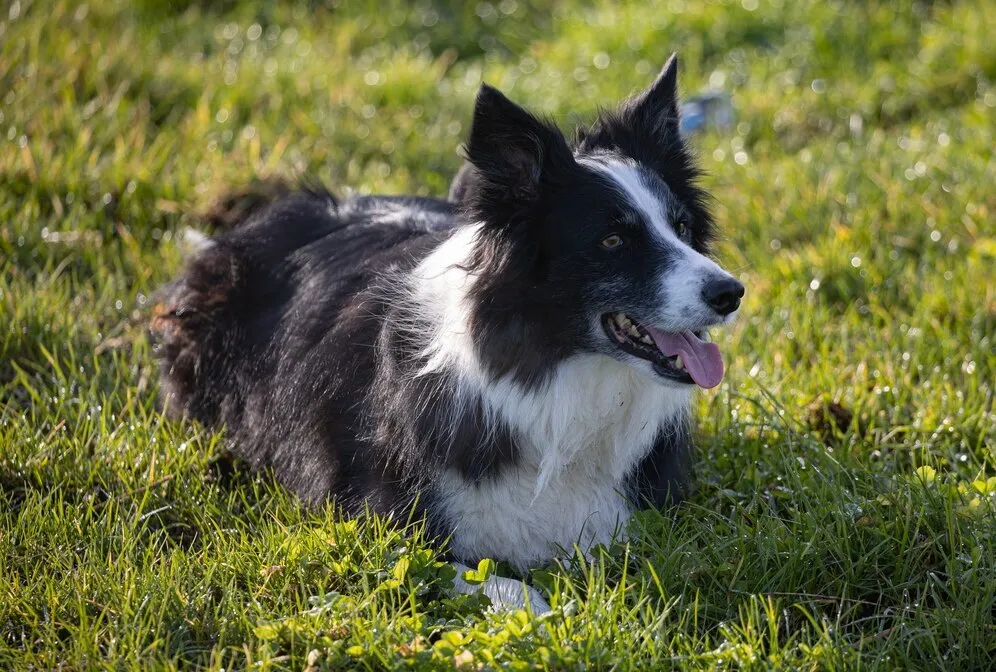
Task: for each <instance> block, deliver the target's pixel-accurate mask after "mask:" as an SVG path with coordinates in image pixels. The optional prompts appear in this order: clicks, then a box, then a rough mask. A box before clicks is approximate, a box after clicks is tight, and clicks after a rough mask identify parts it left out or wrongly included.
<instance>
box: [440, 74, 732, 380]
mask: <svg viewBox="0 0 996 672" xmlns="http://www.w3.org/2000/svg"><path fill="white" fill-rule="evenodd" d="M677 70H678V66H677V59H676V58H675V57H674V56H672V57H671V59H670V60H669V61H668V62H667V64H666V65H665V66H664V69H663V70H662V71H661V73H660V75H659V76H658V77H657V79H656V80H655V81H654V82H653V83H652V84H651V85H650V86H649V87H648V88H647V89H646V90H645V91H643V92H641V93H640V94H638V95H637V96H635V97H633V98H631V99H629V100H626V101H624V102H623V103H622V104H621V105H620V106H619V107H618V109H616V110H614V111H611V112H604V113H602V114H601V115H600V116H599V118H598V120H597V121H596V122H595V123H594V124H593V125H592V126H591V127H590V128H585V129H579V130H578V132H577V134H576V137H575V138H574V139H573V140H570V141H569V140H568V139H567V138H565V137H564V135H563V134H561V132H560V131H559V130H558V129H557V128H556V127H555V126H554V125H552V124H550V123H548V122H545V121H542V120H540V119H537V118H536V117H534V116H533V115H531V114H530V113H529V112H527V111H526V110H524V109H523V108H521V107H519V106H518V105H516V104H514V103H512V102H511V101H509V100H508V99H507V98H506V97H505V96H503V95H502V94H501V93H500V92H498V91H497V90H496V89H494V88H492V87H489V86H487V85H484V86H482V87H481V90H480V92H479V93H478V96H477V102H476V107H475V110H474V120H473V126H472V129H471V133H470V139H469V142H468V144H467V158H468V161H469V169H468V170H467V171H464V173H463V174H462V175H461V177H460V189H459V193H460V199H461V202H462V205H463V207H464V208H465V210H466V212H467V215H468V218H469V219H470V221H474V222H479V223H480V224H481V228H480V234H479V236H478V240H477V243H476V248H475V255H474V259H473V260H472V262H471V263H472V266H473V267H475V270H476V272H477V275H478V278H477V282H476V283H475V285H474V289H473V291H472V299H473V300H474V313H473V323H472V329H473V331H474V338H475V342H476V343H477V344H478V347H479V348H480V349H481V351H482V352H481V354H482V359H484V361H486V362H487V363H489V365H491V367H492V369H493V370H494V372H495V373H499V374H503V373H513V374H518V375H520V376H525V377H534V376H535V375H536V372H537V371H539V370H542V369H543V368H544V367H543V366H540V365H539V362H538V361H534V362H528V363H524V360H523V358H524V357H526V356H527V354H526V353H529V355H528V356H533V357H538V358H540V359H542V361H543V362H544V363H545V364H547V365H550V364H553V363H555V362H556V361H559V360H560V359H562V358H564V357H567V356H570V355H572V354H574V353H577V352H597V353H602V354H605V355H607V356H609V357H613V358H615V359H617V360H619V361H621V362H624V363H625V364H627V365H629V366H631V367H634V368H636V369H638V370H640V371H641V372H644V373H646V374H647V375H648V376H651V377H653V378H654V379H656V380H658V381H660V382H662V383H665V384H670V385H679V386H681V385H689V384H693V383H695V384H698V385H700V386H702V387H713V386H715V385H717V384H719V382H720V380H721V379H722V376H723V361H722V358H721V356H720V353H719V349H718V348H717V347H716V346H715V345H714V344H712V343H710V342H708V341H707V340H706V339H707V336H706V334H705V332H706V329H708V328H709V327H711V326H713V325H717V324H721V323H724V322H729V321H731V320H732V319H733V317H734V315H735V314H736V311H737V309H738V308H739V306H740V299H741V297H742V296H743V294H744V287H743V285H741V284H740V282H738V281H737V280H736V279H735V278H734V277H733V276H732V275H730V274H729V273H727V272H726V271H724V270H723V269H722V268H720V267H719V266H718V265H717V264H716V263H715V262H713V261H712V260H711V259H710V258H709V256H708V254H709V242H710V240H711V238H712V220H711V218H710V215H709V211H708V209H707V207H706V196H705V194H704V192H702V191H701V190H700V189H699V188H698V187H697V186H696V178H697V177H698V170H697V169H696V168H695V166H694V164H693V161H692V157H691V155H690V153H689V151H688V149H687V148H686V146H685V144H684V141H683V140H682V138H681V136H680V134H679V132H678V101H677V91H676V89H677ZM534 353H539V354H534Z"/></svg>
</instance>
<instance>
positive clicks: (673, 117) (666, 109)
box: [620, 54, 679, 137]
mask: <svg viewBox="0 0 996 672" xmlns="http://www.w3.org/2000/svg"><path fill="white" fill-rule="evenodd" d="M620 112H621V113H622V115H623V116H624V117H625V118H626V120H627V121H628V122H629V123H631V124H632V125H633V126H634V127H635V128H639V129H641V130H644V131H647V132H650V133H651V134H653V135H654V136H657V137H662V136H665V135H668V134H671V133H675V134H677V133H678V121H679V117H678V114H679V113H678V55H677V54H671V58H669V59H667V63H665V64H664V68H663V69H662V70H661V73H660V74H659V75H657V79H655V80H654V83H653V84H651V85H650V86H649V87H647V88H646V89H645V90H644V91H642V92H641V93H639V94H638V95H637V96H635V97H633V98H631V99H629V100H628V101H626V102H625V103H623V106H622V109H621V110H620Z"/></svg>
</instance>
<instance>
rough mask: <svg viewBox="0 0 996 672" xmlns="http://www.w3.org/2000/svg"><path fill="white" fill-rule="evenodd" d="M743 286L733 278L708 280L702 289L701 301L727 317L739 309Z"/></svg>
mask: <svg viewBox="0 0 996 672" xmlns="http://www.w3.org/2000/svg"><path fill="white" fill-rule="evenodd" d="M743 295H744V286H743V285H741V284H740V283H739V282H737V281H736V280H734V279H733V278H720V279H718V280H710V281H709V282H707V283H706V284H705V287H703V288H702V300H703V301H705V302H706V303H707V304H709V307H710V308H712V309H713V310H715V311H716V312H717V313H719V314H720V315H729V314H730V313H732V312H733V311H734V310H736V309H737V308H739V307H740V297H742V296H743Z"/></svg>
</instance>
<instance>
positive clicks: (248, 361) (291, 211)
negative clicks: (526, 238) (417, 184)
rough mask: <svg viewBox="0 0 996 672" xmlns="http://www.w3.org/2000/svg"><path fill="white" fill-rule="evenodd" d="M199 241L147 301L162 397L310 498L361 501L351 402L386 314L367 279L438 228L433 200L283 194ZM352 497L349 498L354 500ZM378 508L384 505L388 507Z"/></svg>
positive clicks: (357, 417)
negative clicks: (151, 307)
mask: <svg viewBox="0 0 996 672" xmlns="http://www.w3.org/2000/svg"><path fill="white" fill-rule="evenodd" d="M255 205H256V206H257V207H256V208H255V212H254V213H252V214H250V215H249V216H248V217H247V219H246V220H245V221H244V223H242V224H241V225H237V226H236V227H235V228H233V229H232V230H230V231H227V232H223V233H221V234H220V235H218V236H216V237H214V238H210V239H204V240H203V241H201V242H200V244H199V245H198V246H197V247H198V248H199V249H197V250H196V251H195V254H194V256H193V258H192V259H190V261H189V263H188V266H187V268H186V270H185V272H184V274H183V275H182V276H181V277H180V278H179V279H178V280H176V281H175V282H173V283H172V284H170V285H168V286H167V287H166V288H165V289H164V290H163V292H162V295H161V297H160V301H159V303H158V304H157V308H156V313H155V317H154V319H153V322H152V331H153V334H154V337H155V340H156V349H157V353H158V355H159V356H160V358H161V362H162V372H163V375H162V381H163V383H162V384H163V395H162V396H163V403H164V406H165V409H166V411H167V412H168V413H169V414H170V415H171V416H174V417H180V416H185V417H190V418H194V419H196V420H198V421H200V422H202V423H203V424H205V425H207V426H209V427H216V428H221V427H225V428H226V429H227V432H228V435H229V437H230V440H231V441H232V442H234V444H235V446H236V451H237V453H238V454H239V455H240V456H241V457H242V458H244V459H247V460H249V461H250V462H252V463H253V464H254V465H255V466H259V467H272V468H273V469H274V471H275V473H276V474H277V475H278V478H280V479H281V481H283V482H284V484H285V485H287V486H288V487H290V488H291V489H293V490H295V491H296V492H297V493H299V494H300V495H302V496H304V497H305V498H306V499H309V500H312V501H319V500H322V499H325V498H326V497H328V496H329V495H330V494H331V493H333V492H334V493H335V494H336V496H337V498H338V499H339V501H340V503H342V504H344V505H346V506H347V507H350V505H351V504H355V506H356V507H358V506H360V500H361V499H364V498H366V496H367V495H368V494H369V491H367V490H366V489H365V488H360V487H358V486H360V485H361V484H363V483H364V482H366V481H368V480H369V479H370V478H371V476H370V475H369V474H365V473H364V469H365V465H368V464H369V463H370V459H369V456H360V459H356V457H357V456H356V452H357V447H358V445H359V442H360V441H362V439H363V437H364V436H365V434H366V433H367V432H366V428H365V425H364V422H365V420H364V418H363V414H362V412H360V409H361V407H362V405H363V403H364V402H365V397H366V395H367V392H368V390H369V387H370V385H371V381H372V377H373V375H374V368H375V365H376V362H375V352H374V347H373V344H374V342H375V341H376V340H377V333H378V330H379V325H380V324H381V320H382V316H383V314H384V312H385V310H386V309H387V306H385V296H387V295H388V294H389V293H385V292H382V291H376V289H375V285H376V284H377V283H378V282H383V279H384V278H385V277H389V276H390V274H391V273H392V272H393V271H398V272H403V271H404V270H406V269H407V268H408V267H410V266H412V265H413V264H414V263H417V260H418V258H419V257H421V256H423V255H424V254H425V252H426V251H427V250H429V249H431V248H432V247H433V246H434V245H436V244H437V243H438V241H439V240H440V239H441V238H444V237H445V236H446V235H448V229H449V228H450V227H451V226H452V225H453V224H454V222H455V216H454V213H453V210H452V208H451V206H450V205H449V204H447V203H445V202H443V201H437V200H432V199H419V198H407V197H406V198H391V197H360V198H354V199H350V200H346V201H343V202H338V201H337V200H336V199H335V198H333V197H332V196H331V195H330V194H327V193H324V192H322V191H317V190H310V191H309V190H303V191H300V192H297V193H291V194H281V195H280V197H279V198H278V199H277V200H276V201H274V202H272V203H270V204H266V205H263V206H262V207H258V206H259V204H258V203H256V204H255ZM353 495H355V496H353ZM392 504H394V503H388V506H387V507H386V508H388V509H390V508H392V506H391V505H392Z"/></svg>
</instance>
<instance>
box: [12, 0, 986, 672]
mask: <svg viewBox="0 0 996 672" xmlns="http://www.w3.org/2000/svg"><path fill="white" fill-rule="evenodd" d="M994 34H996V12H994V11H992V7H991V3H988V2H985V1H984V0H976V1H972V0H965V1H955V2H935V3H885V2H872V3H824V2H816V1H815V0H813V1H808V0H807V1H804V2H784V3H767V2H757V1H756V0H744V1H743V2H720V3H693V2H677V1H674V0H669V1H667V2H639V3H631V4H628V5H626V6H618V3H615V2H608V1H607V0H605V1H601V0H599V1H595V2H588V3H584V4H581V5H579V4H576V3H566V2H554V1H553V0H531V1H526V0H515V1H513V0H502V1H501V2H482V3H467V4H466V5H465V4H464V3H450V4H445V3H441V2H435V3H434V2H430V1H426V2H418V3H414V4H412V3H406V2H390V3H380V2H376V3H375V2H342V3H338V2H328V3H321V2H311V3H300V4H290V3H271V4H268V5H266V8H264V9H257V8H253V7H250V6H248V5H244V6H243V5H242V4H241V3H235V2H230V1H221V2H200V3H198V2H191V1H189V0H187V1H183V2H179V1H178V2H173V3H171V4H167V3H160V2H153V1H151V0H148V1H146V2H140V3H135V4H134V5H129V4H126V3H123V2H106V3H104V2H101V3H90V4H82V3H78V2H67V1H62V2H60V1H55V0H52V1H47V2H39V1H31V0H20V1H19V2H15V3H7V5H5V6H4V7H3V8H0V493H2V494H0V667H2V668H5V669H6V668H12V667H17V668H24V667H29V666H34V667H35V668H40V669H51V668H56V667H59V666H62V667H65V668H70V669H83V668H88V667H96V666H124V667H132V668H142V669H144V668H147V667H149V666H155V667H169V666H181V665H184V664H196V665H199V666H208V667H214V668H221V667H224V668H232V667H248V666H250V665H256V664H258V665H259V666H260V667H267V668H269V667H272V668H294V669H300V668H303V667H306V666H307V665H314V666H316V667H322V666H324V667H327V668H329V669H343V668H358V669H380V668H393V667H401V666H404V665H409V666H413V667H418V668H422V669H432V668H436V669H449V668H451V667H453V666H455V665H465V666H467V667H470V668H473V667H474V666H475V665H478V664H480V665H483V666H484V667H486V668H492V667H510V668H516V669H518V668H524V667H539V668H548V669H565V668H567V669H573V668H576V667H579V666H580V665H581V664H582V663H587V664H588V666H589V667H595V668H598V669H603V668H618V669H661V668H663V669H666V668H669V667H683V668H691V669H716V668H727V667H747V668H757V669H769V668H790V669H798V668H804V669H855V668H856V667H858V666H861V667H864V668H870V669H907V668H910V667H914V668H921V669H922V668H940V667H943V668H946V669H958V670H965V669H988V665H989V661H990V660H991V659H992V658H993V657H994V656H996V512H994V510H993V508H994V507H993V505H994V503H996V478H994V476H996V465H994V461H996V429H994V425H996V417H994V412H993V380H994V376H996V354H994V350H996V349H994V342H993V334H994V333H996V276H994V273H993V270H992V269H993V268H996V227H994V225H993V220H994V217H996V191H994V190H993V185H994V184H996V162H994V160H993V153H992V148H993V147H994V146H996V138H994V130H996V126H994V124H993V118H994V115H996V87H994V86H993V81H994V80H996V43H994V40H993V39H992V35H994ZM671 51H678V52H679V53H680V55H681V57H682V65H681V67H682V75H681V76H682V80H681V83H682V89H683V91H684V92H686V93H694V92H696V91H699V90H702V89H706V88H720V89H722V90H725V91H727V92H729V93H730V94H731V95H732V99H733V101H734V104H735V106H736V109H737V121H736V123H735V125H734V128H732V129H730V130H729V131H727V132H723V133H713V134H707V135H703V136H696V137H695V138H694V140H693V141H694V144H695V146H696V149H697V152H698V154H699V155H700V157H701V160H702V163H703V165H704V167H705V168H706V169H707V170H708V172H709V175H708V177H707V184H708V187H709V189H710V191H711V192H712V194H713V195H714V196H715V204H714V209H715V212H716V214H717V219H718V221H719V225H720V227H721V229H722V231H723V236H724V237H723V241H722V243H721V245H720V256H721V258H722V261H723V263H724V264H725V265H726V266H727V267H728V268H732V269H735V270H736V272H737V273H738V274H739V275H740V276H741V277H742V279H743V280H744V281H745V282H746V284H747V286H748V296H747V301H746V305H745V308H744V311H743V313H744V314H743V318H742V319H741V320H740V322H739V323H738V324H737V325H736V327H735V328H733V329H731V330H730V331H728V332H727V333H725V334H722V335H720V336H719V339H720V343H721V346H722V348H723V350H724V352H725V353H726V358H727V363H728V369H729V375H728V378H727V381H726V382H725V383H724V384H723V386H722V387H721V388H720V389H719V390H718V391H716V392H714V393H708V394H706V395H704V396H703V398H702V401H701V404H700V410H701V414H700V415H701V418H702V421H701V423H700V432H699V434H700V438H699V442H698V443H699V447H700V450H699V456H700V459H699V461H698V465H697V481H698V490H697V493H696V495H695V496H694V497H693V498H692V499H691V501H689V502H688V503H687V504H686V505H684V506H683V507H682V508H681V509H679V510H678V511H676V512H670V513H665V514H661V513H657V512H645V513H643V514H641V515H640V516H638V518H637V519H636V520H635V521H634V523H633V526H632V530H631V532H632V542H631V543H630V544H629V545H628V546H622V545H620V546H619V547H617V548H612V549H606V552H605V553H604V554H602V555H600V556H599V557H598V558H597V559H596V560H595V561H593V562H590V563H578V564H575V565H572V566H567V567H551V568H546V569H544V570H543V571H538V572H537V573H536V575H535V576H534V580H535V582H536V583H537V584H539V585H541V586H543V587H544V588H545V589H546V590H548V591H550V594H551V601H552V603H553V604H554V606H555V610H554V613H553V614H552V615H550V616H547V617H544V618H540V619H534V618H530V617H528V616H527V615H526V614H524V613H520V614H492V613H489V612H488V611H487V609H486V608H485V605H484V604H483V603H482V602H481V601H480V600H479V599H477V598H468V597H462V598H459V599H450V598H448V597H447V594H446V592H445V591H443V590H442V589H441V584H443V583H445V581H446V579H447V569H446V567H445V566H444V565H443V564H442V563H441V562H440V560H439V557H438V556H437V555H436V553H435V551H434V550H433V549H432V548H431V547H429V546H427V545H426V544H425V543H424V541H423V540H422V539H421V538H420V537H419V535H418V533H417V530H416V531H409V532H399V531H397V530H396V529H394V528H392V527H390V526H389V525H387V524H385V523H384V521H376V520H368V519H365V520H362V521H348V522H345V521H342V520H341V519H339V518H337V517H336V516H335V514H334V512H333V511H331V510H329V511H325V512H317V513H315V512H311V513H309V512H306V511H303V510H302V509H301V508H300V507H299V506H298V505H297V504H296V503H295V502H294V501H293V499H292V498H291V497H290V496H288V495H287V494H286V493H285V492H283V491H281V490H280V489H279V488H277V487H276V486H275V485H274V484H273V483H272V482H271V481H270V480H269V479H268V478H267V477H265V476H260V475H253V474H248V473H245V472H244V471H241V470H239V469H238V468H237V467H236V468H235V470H234V471H233V470H232V467H231V465H230V462H229V460H228V458H227V457H226V455H225V453H224V447H223V442H222V440H221V437H218V436H215V435H212V434H209V433H206V432H204V431H203V430H202V429H198V428H196V427H193V426H189V425H179V424H173V423H169V422H166V421H165V420H163V419H162V418H161V417H160V416H159V414H158V413H157V412H156V408H155V394H156V385H157V384H156V368H155V363H154V361H153V358H152V353H151V349H150V347H149V344H148V343H147V341H146V340H145V337H144V331H143V322H142V320H143V316H144V315H145V314H146V312H147V310H148V308H149V307H150V305H151V301H152V299H151V298H150V297H151V296H152V292H154V290H155V288H156V287H157V286H158V285H159V284H160V283H162V282H163V281H165V280H166V279H167V278H169V277H170V276H171V275H172V274H173V273H175V272H176V271H177V270H178V269H179V267H180V254H179V249H178V245H177V243H176V233H177V232H178V231H179V230H180V229H181V228H182V227H183V226H185V225H188V224H197V221H196V218H195V217H194V216H193V215H192V214H191V213H196V212H199V211H202V210H203V209H205V208H206V207H208V206H209V205H210V203H211V202H212V200H213V199H214V198H215V197H216V196H217V195H218V194H220V193H222V192H224V191H225V190H226V189H227V188H229V187H232V186H240V185H244V184H246V183H247V182H248V181H249V180H251V179H253V178H256V177H268V176H285V177H295V176H303V175H315V176H318V177H319V178H321V179H323V180H324V181H325V182H326V183H328V184H329V186H331V187H332V188H333V190H335V191H336V192H338V193H343V194H344V193H347V191H348V190H349V189H355V190H359V191H364V192H375V191H376V192H405V193H420V194H435V195H442V194H444V193H445V191H446V188H447V185H448V183H449V180H450V177H451V176H452V175H453V173H454V172H455V171H456V169H457V168H458V166H459V163H460V157H459V154H458V147H459V143H460V142H461V140H462V139H463V137H464V136H465V135H466V132H467V130H468V121H469V113H470V106H471V103H472V100H473V95H474V92H475V91H476V88H477V86H478V85H479V83H480V82H481V81H482V79H484V80H486V81H489V82H491V83H494V84H496V85H498V86H500V87H501V88H503V89H504V90H506V91H507V92H508V93H509V94H510V95H511V96H512V97H513V98H515V99H516V100H518V101H520V102H522V103H524V104H526V105H528V106H530V107H532V108H534V109H537V110H540V111H542V112H543V113H545V114H548V115H550V116H552V117H553V118H554V119H556V120H557V121H558V122H560V123H561V124H563V125H564V126H569V125H572V124H574V123H575V122H576V121H578V120H587V119H591V118H592V116H593V115H594V114H595V112H596V111H597V109H598V108H599V107H604V106H608V105H611V104H612V103H613V102H614V101H616V100H618V99H619V98H620V97H622V96H625V95H627V94H629V93H630V92H632V91H634V90H636V89H637V88H639V87H641V86H643V85H644V84H645V83H646V82H648V81H649V80H650V78H651V77H652V76H653V73H654V72H655V71H656V69H657V68H658V67H659V66H660V64H661V63H662V62H663V61H664V59H665V58H666V57H667V55H668V54H669V53H670V52H671Z"/></svg>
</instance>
